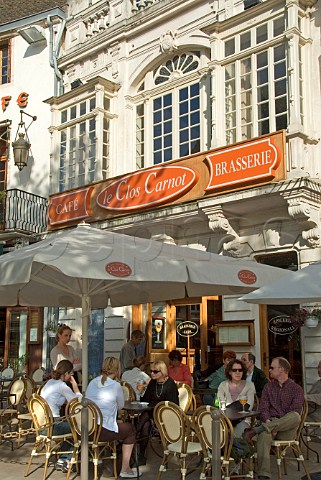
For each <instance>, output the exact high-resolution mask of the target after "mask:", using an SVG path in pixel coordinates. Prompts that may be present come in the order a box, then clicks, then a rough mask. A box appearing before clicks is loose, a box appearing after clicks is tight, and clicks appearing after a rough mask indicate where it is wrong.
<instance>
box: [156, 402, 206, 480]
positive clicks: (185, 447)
mask: <svg viewBox="0 0 321 480" xmlns="http://www.w3.org/2000/svg"><path fill="white" fill-rule="evenodd" d="M154 421H155V424H156V426H157V428H158V430H159V433H160V436H161V440H162V444H163V448H164V454H163V459H162V463H161V465H160V467H159V472H158V477H157V480H159V479H160V477H161V474H162V472H165V471H166V470H167V467H168V461H169V458H170V456H171V455H172V456H176V457H177V458H178V460H179V463H180V472H181V480H185V478H186V471H187V464H186V460H187V457H188V456H195V455H198V456H199V455H201V454H202V446H201V444H200V443H199V442H193V441H190V440H189V439H190V430H191V421H190V419H189V418H187V416H186V415H185V413H184V412H183V410H182V409H181V408H180V407H179V406H178V405H176V404H175V403H173V402H168V401H165V402H160V403H158V404H157V405H156V407H155V409H154Z"/></svg>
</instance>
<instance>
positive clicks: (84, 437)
mask: <svg viewBox="0 0 321 480" xmlns="http://www.w3.org/2000/svg"><path fill="white" fill-rule="evenodd" d="M81 305H82V314H81V319H82V355H81V364H82V393H83V395H85V392H86V388H87V384H88V324H89V321H90V314H91V299H90V297H89V295H83V296H82V299H81ZM82 405H83V408H82V409H81V480H88V466H89V459H88V405H87V402H86V400H85V399H84V398H83V399H82Z"/></svg>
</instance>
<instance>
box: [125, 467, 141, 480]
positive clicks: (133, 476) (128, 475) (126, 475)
mask: <svg viewBox="0 0 321 480" xmlns="http://www.w3.org/2000/svg"><path fill="white" fill-rule="evenodd" d="M137 473H138V475H137ZM141 474H142V472H141V471H140V470H138V472H137V470H136V469H135V470H134V471H133V472H130V473H129V472H120V474H119V476H120V477H122V478H137V477H140V476H141Z"/></svg>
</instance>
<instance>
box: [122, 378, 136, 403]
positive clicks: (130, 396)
mask: <svg viewBox="0 0 321 480" xmlns="http://www.w3.org/2000/svg"><path fill="white" fill-rule="evenodd" d="M120 384H121V388H122V389H123V394H124V400H125V402H126V401H127V400H129V401H130V402H133V401H135V400H136V393H135V390H134V389H133V387H132V386H131V385H130V384H129V383H128V382H125V381H124V380H122V381H121V382H120Z"/></svg>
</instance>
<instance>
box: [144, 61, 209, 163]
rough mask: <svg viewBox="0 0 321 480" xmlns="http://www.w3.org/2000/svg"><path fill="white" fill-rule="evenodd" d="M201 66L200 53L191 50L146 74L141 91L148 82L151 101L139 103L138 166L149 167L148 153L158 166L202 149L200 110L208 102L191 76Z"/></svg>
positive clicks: (198, 84) (199, 85) (145, 88)
mask: <svg viewBox="0 0 321 480" xmlns="http://www.w3.org/2000/svg"><path fill="white" fill-rule="evenodd" d="M199 67H200V52H188V53H183V54H181V55H175V56H174V57H172V58H171V59H168V60H167V61H166V62H165V63H163V64H161V65H159V66H158V68H156V69H155V70H154V71H153V72H149V74H147V76H146V78H145V80H144V82H143V83H142V84H141V86H140V89H139V91H143V90H144V91H145V92H146V90H147V85H148V86H149V87H150V90H151V91H152V94H151V95H150V100H149V101H148V100H145V101H144V103H139V104H137V106H136V166H137V168H143V167H146V166H149V165H148V164H147V162H146V158H147V152H148V153H149V155H148V158H152V163H153V164H154V165H157V164H160V163H163V162H167V161H169V160H173V159H175V158H180V157H184V156H187V155H191V154H193V153H197V152H199V151H200V150H201V131H202V130H201V111H202V110H205V109H206V107H207V105H206V103H207V102H206V99H205V100H204V98H203V97H202V92H201V84H200V82H199V80H197V81H195V75H194V76H192V75H191V73H193V72H195V71H197V70H198V69H199ZM159 90H161V93H157V92H158V91H159ZM202 102H203V107H204V108H202V107H201V106H202ZM147 119H150V120H151V121H147ZM147 139H148V140H147Z"/></svg>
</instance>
